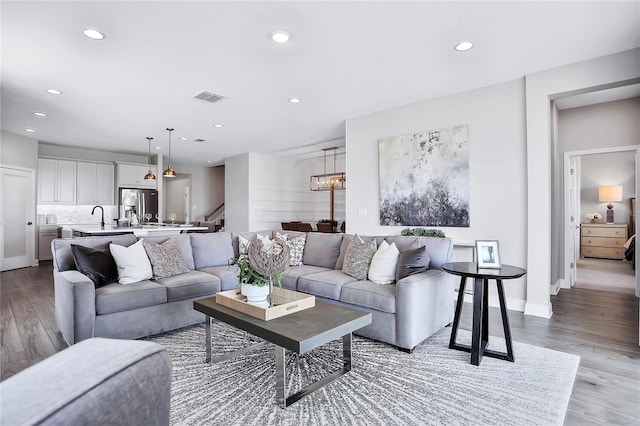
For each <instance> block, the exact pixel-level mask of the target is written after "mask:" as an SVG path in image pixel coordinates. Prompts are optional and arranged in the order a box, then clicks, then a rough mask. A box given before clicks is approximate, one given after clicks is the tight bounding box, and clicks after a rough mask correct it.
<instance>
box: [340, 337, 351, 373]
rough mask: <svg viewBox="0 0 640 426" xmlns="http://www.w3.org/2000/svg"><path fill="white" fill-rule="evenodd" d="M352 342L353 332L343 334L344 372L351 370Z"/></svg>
mask: <svg viewBox="0 0 640 426" xmlns="http://www.w3.org/2000/svg"><path fill="white" fill-rule="evenodd" d="M351 342H352V333H349V334H345V335H344V336H342V372H343V374H344V373H346V372H348V371H351Z"/></svg>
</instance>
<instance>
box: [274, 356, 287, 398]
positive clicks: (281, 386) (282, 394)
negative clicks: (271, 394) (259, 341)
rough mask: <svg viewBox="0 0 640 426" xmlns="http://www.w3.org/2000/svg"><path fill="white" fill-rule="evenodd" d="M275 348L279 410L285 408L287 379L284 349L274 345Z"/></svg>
mask: <svg viewBox="0 0 640 426" xmlns="http://www.w3.org/2000/svg"><path fill="white" fill-rule="evenodd" d="M275 348H276V402H277V403H278V405H279V406H280V408H286V407H287V377H286V374H287V373H286V369H285V357H284V348H283V347H281V346H278V345H275Z"/></svg>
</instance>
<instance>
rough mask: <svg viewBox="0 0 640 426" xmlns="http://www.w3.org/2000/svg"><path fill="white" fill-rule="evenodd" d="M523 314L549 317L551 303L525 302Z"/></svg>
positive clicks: (551, 313)
mask: <svg viewBox="0 0 640 426" xmlns="http://www.w3.org/2000/svg"><path fill="white" fill-rule="evenodd" d="M524 314H525V315H532V316H534V317H542V318H551V315H553V311H552V310H551V303H549V304H548V305H536V304H533V303H526V304H525V307H524Z"/></svg>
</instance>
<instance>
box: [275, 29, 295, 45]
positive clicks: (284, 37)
mask: <svg viewBox="0 0 640 426" xmlns="http://www.w3.org/2000/svg"><path fill="white" fill-rule="evenodd" d="M290 38H291V34H289V33H288V32H286V31H274V32H272V33H271V39H272V40H273V41H275V42H276V43H286V42H288V41H289V39H290Z"/></svg>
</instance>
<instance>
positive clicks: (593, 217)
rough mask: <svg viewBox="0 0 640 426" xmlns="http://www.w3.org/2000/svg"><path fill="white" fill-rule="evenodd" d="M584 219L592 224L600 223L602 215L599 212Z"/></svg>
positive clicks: (592, 213) (591, 213)
mask: <svg viewBox="0 0 640 426" xmlns="http://www.w3.org/2000/svg"><path fill="white" fill-rule="evenodd" d="M584 218H585V219H587V220H588V221H589V222H591V223H598V220H600V219H601V218H602V215H601V214H600V213H598V212H590V213H587V214H586V215H585V217H584Z"/></svg>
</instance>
